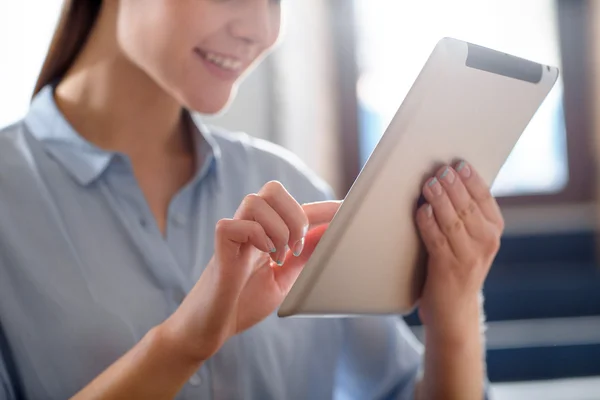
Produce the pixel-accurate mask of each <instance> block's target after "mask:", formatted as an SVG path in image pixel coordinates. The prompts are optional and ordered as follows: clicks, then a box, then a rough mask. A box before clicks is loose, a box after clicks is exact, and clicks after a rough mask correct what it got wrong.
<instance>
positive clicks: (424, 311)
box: [417, 162, 504, 400]
mask: <svg viewBox="0 0 600 400" xmlns="http://www.w3.org/2000/svg"><path fill="white" fill-rule="evenodd" d="M423 195H424V197H425V198H426V200H427V202H428V204H426V205H424V206H423V207H421V208H420V209H419V211H418V213H417V224H418V226H419V230H420V233H421V236H422V238H423V242H424V243H425V247H426V248H427V252H428V255H429V261H428V266H427V280H426V282H425V286H424V288H423V295H422V298H421V302H420V306H419V313H420V316H421V321H422V322H423V324H424V326H425V332H426V333H425V335H426V339H425V345H426V351H425V367H424V376H423V379H422V382H421V384H420V387H419V391H418V398H419V399H437V398H440V396H441V397H443V398H444V399H464V400H470V399H473V400H480V399H482V398H484V376H485V368H484V364H485V363H484V347H483V344H484V343H483V340H482V330H481V326H482V324H481V321H482V319H483V318H482V307H481V301H480V292H481V289H482V287H483V282H484V281H485V278H486V276H487V273H488V271H489V269H490V267H491V265H492V261H493V259H494V257H495V256H496V254H497V252H498V249H499V247H500V237H501V235H502V230H503V228H504V222H503V220H502V216H501V213H500V209H499V207H498V204H497V203H496V201H495V200H494V198H493V197H492V195H491V193H490V190H489V188H488V187H487V185H486V184H485V182H484V180H483V179H482V178H481V177H480V176H479V175H478V174H477V172H476V171H475V170H473V169H472V168H471V166H470V165H468V164H466V163H465V162H462V163H460V164H458V166H457V167H456V169H453V168H450V167H445V168H443V169H441V170H440V171H438V174H437V176H436V177H434V178H432V179H430V180H429V181H428V182H427V184H426V185H425V186H424V188H423Z"/></svg>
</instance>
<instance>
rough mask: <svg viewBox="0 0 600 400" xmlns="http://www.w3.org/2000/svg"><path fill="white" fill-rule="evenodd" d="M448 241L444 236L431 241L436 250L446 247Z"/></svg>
mask: <svg viewBox="0 0 600 400" xmlns="http://www.w3.org/2000/svg"><path fill="white" fill-rule="evenodd" d="M447 245H448V241H447V240H446V238H445V237H444V236H441V235H440V236H437V237H435V238H433V239H432V241H431V248H432V249H433V250H436V251H440V250H443V249H445V248H446V246H447Z"/></svg>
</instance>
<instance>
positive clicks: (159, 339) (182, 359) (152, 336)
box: [144, 321, 206, 369]
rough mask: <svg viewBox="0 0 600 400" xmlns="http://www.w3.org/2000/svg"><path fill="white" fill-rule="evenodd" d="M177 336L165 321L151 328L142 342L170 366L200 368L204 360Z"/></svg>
mask: <svg viewBox="0 0 600 400" xmlns="http://www.w3.org/2000/svg"><path fill="white" fill-rule="evenodd" d="M179 336H180V335H178V334H177V332H176V330H174V329H173V327H172V326H170V325H169V324H168V323H167V322H166V321H165V323H162V324H160V325H158V326H156V327H154V328H152V329H151V330H150V331H149V332H148V333H147V334H146V337H145V338H144V340H145V341H146V342H147V346H148V347H149V348H150V349H151V350H150V351H152V352H153V353H155V354H160V355H161V358H165V359H168V360H169V361H170V364H177V365H181V366H184V367H185V366H189V367H195V368H196V369H197V368H200V366H201V365H202V364H203V363H204V362H205V361H206V358H204V357H203V356H202V355H201V354H199V353H198V352H196V351H194V349H193V348H192V346H191V345H188V344H187V343H186V341H185V340H182V338H181V337H179Z"/></svg>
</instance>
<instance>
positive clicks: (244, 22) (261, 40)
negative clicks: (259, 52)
mask: <svg viewBox="0 0 600 400" xmlns="http://www.w3.org/2000/svg"><path fill="white" fill-rule="evenodd" d="M239 4H240V7H239V10H238V11H239V12H238V13H237V17H236V18H235V20H234V21H233V22H232V24H231V33H232V35H233V36H234V37H235V38H237V39H239V40H242V41H244V42H246V43H248V44H253V45H259V46H264V47H267V46H269V45H271V44H272V43H273V42H275V40H276V37H277V34H278V32H279V18H280V16H279V12H280V10H279V9H278V8H276V7H274V6H273V1H272V0H247V1H242V2H239Z"/></svg>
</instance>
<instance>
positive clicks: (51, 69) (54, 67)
mask: <svg viewBox="0 0 600 400" xmlns="http://www.w3.org/2000/svg"><path fill="white" fill-rule="evenodd" d="M101 5H102V0H64V3H63V6H62V11H61V14H60V19H59V21H58V25H57V26H56V30H55V31H54V36H53V37H52V41H51V42H50V48H49V49H48V53H47V54H46V59H45V60H44V64H43V66H42V70H41V71H40V74H39V76H38V80H37V83H36V84H35V90H34V92H33V95H34V96H35V95H36V94H37V93H38V92H39V91H40V90H41V89H42V88H43V87H44V86H46V85H47V84H49V83H51V82H53V81H55V80H57V79H60V78H61V77H62V76H63V75H64V74H65V73H66V72H67V70H68V69H69V68H70V67H71V65H72V64H73V62H74V61H75V58H77V56H78V55H79V53H80V52H81V49H82V48H83V46H84V45H85V43H86V41H87V39H88V37H89V36H90V32H91V31H92V27H93V26H94V24H95V23H96V20H97V19H98V14H99V13H100V6H101Z"/></svg>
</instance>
